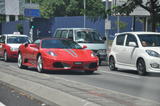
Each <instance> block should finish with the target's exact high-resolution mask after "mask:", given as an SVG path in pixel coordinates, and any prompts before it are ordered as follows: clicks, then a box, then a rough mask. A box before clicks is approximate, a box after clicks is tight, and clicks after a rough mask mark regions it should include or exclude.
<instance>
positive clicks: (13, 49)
mask: <svg viewBox="0 0 160 106" xmlns="http://www.w3.org/2000/svg"><path fill="white" fill-rule="evenodd" d="M10 50H11V51H18V48H15V47H11V48H10Z"/></svg>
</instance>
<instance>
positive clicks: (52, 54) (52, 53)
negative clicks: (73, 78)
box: [47, 51, 57, 56]
mask: <svg viewBox="0 0 160 106" xmlns="http://www.w3.org/2000/svg"><path fill="white" fill-rule="evenodd" d="M47 53H48V54H49V55H51V56H57V55H56V54H55V53H54V52H52V51H48V52H47Z"/></svg>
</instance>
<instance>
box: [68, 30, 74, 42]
mask: <svg viewBox="0 0 160 106" xmlns="http://www.w3.org/2000/svg"><path fill="white" fill-rule="evenodd" d="M68 39H71V40H73V30H70V31H69V33H68Z"/></svg>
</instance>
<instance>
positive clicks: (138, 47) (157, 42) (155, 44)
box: [109, 32, 160, 75]
mask: <svg viewBox="0 0 160 106" xmlns="http://www.w3.org/2000/svg"><path fill="white" fill-rule="evenodd" d="M109 68H110V70H117V69H128V70H137V71H138V73H139V74H140V75H146V74H147V73H148V72H160V33H154V32H124V33H118V34H116V37H115V39H114V41H113V44H112V47H111V52H110V54H109Z"/></svg>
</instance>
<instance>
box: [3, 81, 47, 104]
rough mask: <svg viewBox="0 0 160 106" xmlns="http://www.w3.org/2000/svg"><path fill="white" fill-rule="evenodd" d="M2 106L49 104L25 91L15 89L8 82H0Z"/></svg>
mask: <svg viewBox="0 0 160 106" xmlns="http://www.w3.org/2000/svg"><path fill="white" fill-rule="evenodd" d="M0 106H48V105H47V104H46V103H43V102H42V101H39V100H36V99H34V98H33V97H31V96H28V95H27V94H25V93H24V92H20V91H18V90H16V89H13V88H12V87H10V86H9V85H7V84H6V83H3V82H0Z"/></svg>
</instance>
